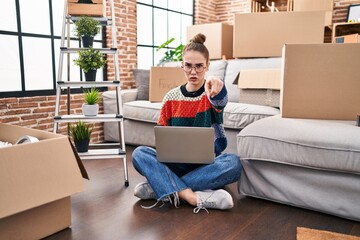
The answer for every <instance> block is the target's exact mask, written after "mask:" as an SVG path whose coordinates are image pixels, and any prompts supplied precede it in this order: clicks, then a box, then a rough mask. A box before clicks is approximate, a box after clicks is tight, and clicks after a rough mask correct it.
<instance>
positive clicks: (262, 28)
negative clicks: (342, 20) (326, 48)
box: [233, 11, 325, 57]
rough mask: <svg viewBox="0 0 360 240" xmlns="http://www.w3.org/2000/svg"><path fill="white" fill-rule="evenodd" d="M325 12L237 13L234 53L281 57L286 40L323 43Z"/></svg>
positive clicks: (236, 54)
mask: <svg viewBox="0 0 360 240" xmlns="http://www.w3.org/2000/svg"><path fill="white" fill-rule="evenodd" d="M324 21H325V12H315V11H311V12H276V13H271V12H261V13H242V14H235V25H234V47H233V49H234V54H233V56H234V57H279V56H281V53H282V47H283V45H284V44H285V43H323V42H324Z"/></svg>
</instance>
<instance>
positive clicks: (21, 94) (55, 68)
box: [0, 0, 107, 98]
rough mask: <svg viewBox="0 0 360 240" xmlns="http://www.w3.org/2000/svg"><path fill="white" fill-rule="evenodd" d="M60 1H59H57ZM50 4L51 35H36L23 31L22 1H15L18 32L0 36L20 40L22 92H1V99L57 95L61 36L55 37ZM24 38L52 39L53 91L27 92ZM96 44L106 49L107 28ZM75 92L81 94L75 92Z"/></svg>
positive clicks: (104, 72) (104, 76)
mask: <svg viewBox="0 0 360 240" xmlns="http://www.w3.org/2000/svg"><path fill="white" fill-rule="evenodd" d="M55 1H58V0H55ZM48 2H49V9H48V10H49V21H50V23H49V24H50V35H49V34H36V33H25V32H22V29H21V11H20V0H15V9H16V24H17V30H16V31H4V30H0V35H5V36H17V38H18V49H19V56H18V60H19V62H18V64H19V69H20V76H21V79H20V81H21V90H19V91H6V92H1V91H0V98H8V97H33V96H47V95H55V94H56V81H57V71H58V66H56V59H55V57H56V51H59V52H60V49H55V40H59V41H60V40H61V35H60V36H57V35H54V19H53V11H52V10H53V7H52V2H53V0H48ZM24 37H33V38H45V39H50V42H51V61H52V63H51V66H52V69H53V70H52V86H53V87H52V89H46V90H40V89H39V90H26V89H25V83H26V76H25V66H24V49H23V38H24ZM70 39H71V40H75V41H78V43H79V46H80V44H81V42H80V39H78V38H74V37H71V38H70ZM94 42H98V43H101V44H102V46H103V47H106V27H105V26H103V29H102V36H101V40H98V39H94ZM79 75H80V79H82V78H83V76H82V74H81V71H79ZM106 76H107V67H104V69H103V78H104V79H106ZM74 92H80V91H77V90H74Z"/></svg>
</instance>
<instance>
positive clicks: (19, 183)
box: [0, 124, 84, 239]
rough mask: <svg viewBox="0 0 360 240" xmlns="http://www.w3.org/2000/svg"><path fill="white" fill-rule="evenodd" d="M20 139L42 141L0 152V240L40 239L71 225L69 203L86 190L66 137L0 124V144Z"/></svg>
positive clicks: (8, 148) (6, 148)
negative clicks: (24, 137)
mask: <svg viewBox="0 0 360 240" xmlns="http://www.w3.org/2000/svg"><path fill="white" fill-rule="evenodd" d="M24 135H30V136H34V137H36V138H38V139H39V140H40V141H39V142H35V143H24V144H20V145H13V146H9V147H3V148H0V192H1V194H0V206H1V207H0V239H39V238H43V237H46V236H48V235H49V234H53V233H55V232H57V231H59V230H62V229H64V228H66V227H68V226H70V224H71V221H70V220H71V219H70V217H69V216H70V204H69V203H67V202H69V197H70V196H71V195H72V194H74V193H76V192H80V191H82V190H83V189H84V183H83V179H82V176H81V173H80V170H79V166H78V163H77V162H76V159H75V156H74V152H73V150H72V148H71V146H70V143H69V140H68V137H67V136H64V135H59V134H53V133H49V132H45V131H40V130H34V129H29V128H23V127H18V126H12V125H8V124H0V139H1V140H2V141H7V142H10V143H15V142H16V141H17V140H18V139H19V138H20V137H22V136H24ZM46 213H48V214H46ZM29 219H31V224H30V223H27V224H23V222H27V221H29ZM45 223H46V224H45ZM24 225H29V226H24ZM23 236H24V237H23ZM25 236H26V237H25Z"/></svg>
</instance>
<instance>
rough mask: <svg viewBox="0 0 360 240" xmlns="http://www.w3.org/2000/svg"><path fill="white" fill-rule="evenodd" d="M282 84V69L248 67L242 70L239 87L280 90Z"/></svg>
mask: <svg viewBox="0 0 360 240" xmlns="http://www.w3.org/2000/svg"><path fill="white" fill-rule="evenodd" d="M280 84H281V70H280V69H247V70H241V72H240V75H239V81H238V88H242V89H277V90H280V86H281V85H280Z"/></svg>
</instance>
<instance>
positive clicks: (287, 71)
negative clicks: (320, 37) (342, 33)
mask: <svg viewBox="0 0 360 240" xmlns="http://www.w3.org/2000/svg"><path fill="white" fill-rule="evenodd" d="M283 54H284V56H283V61H284V63H283V69H282V75H283V76H282V91H281V96H280V104H281V107H280V109H281V114H282V117H288V118H309V119H330V120H353V121H354V120H356V116H357V114H358V113H360V104H359V103H360V94H359V92H360V81H359V56H360V44H357V43H349V44H288V45H285V47H284V51H283Z"/></svg>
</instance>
